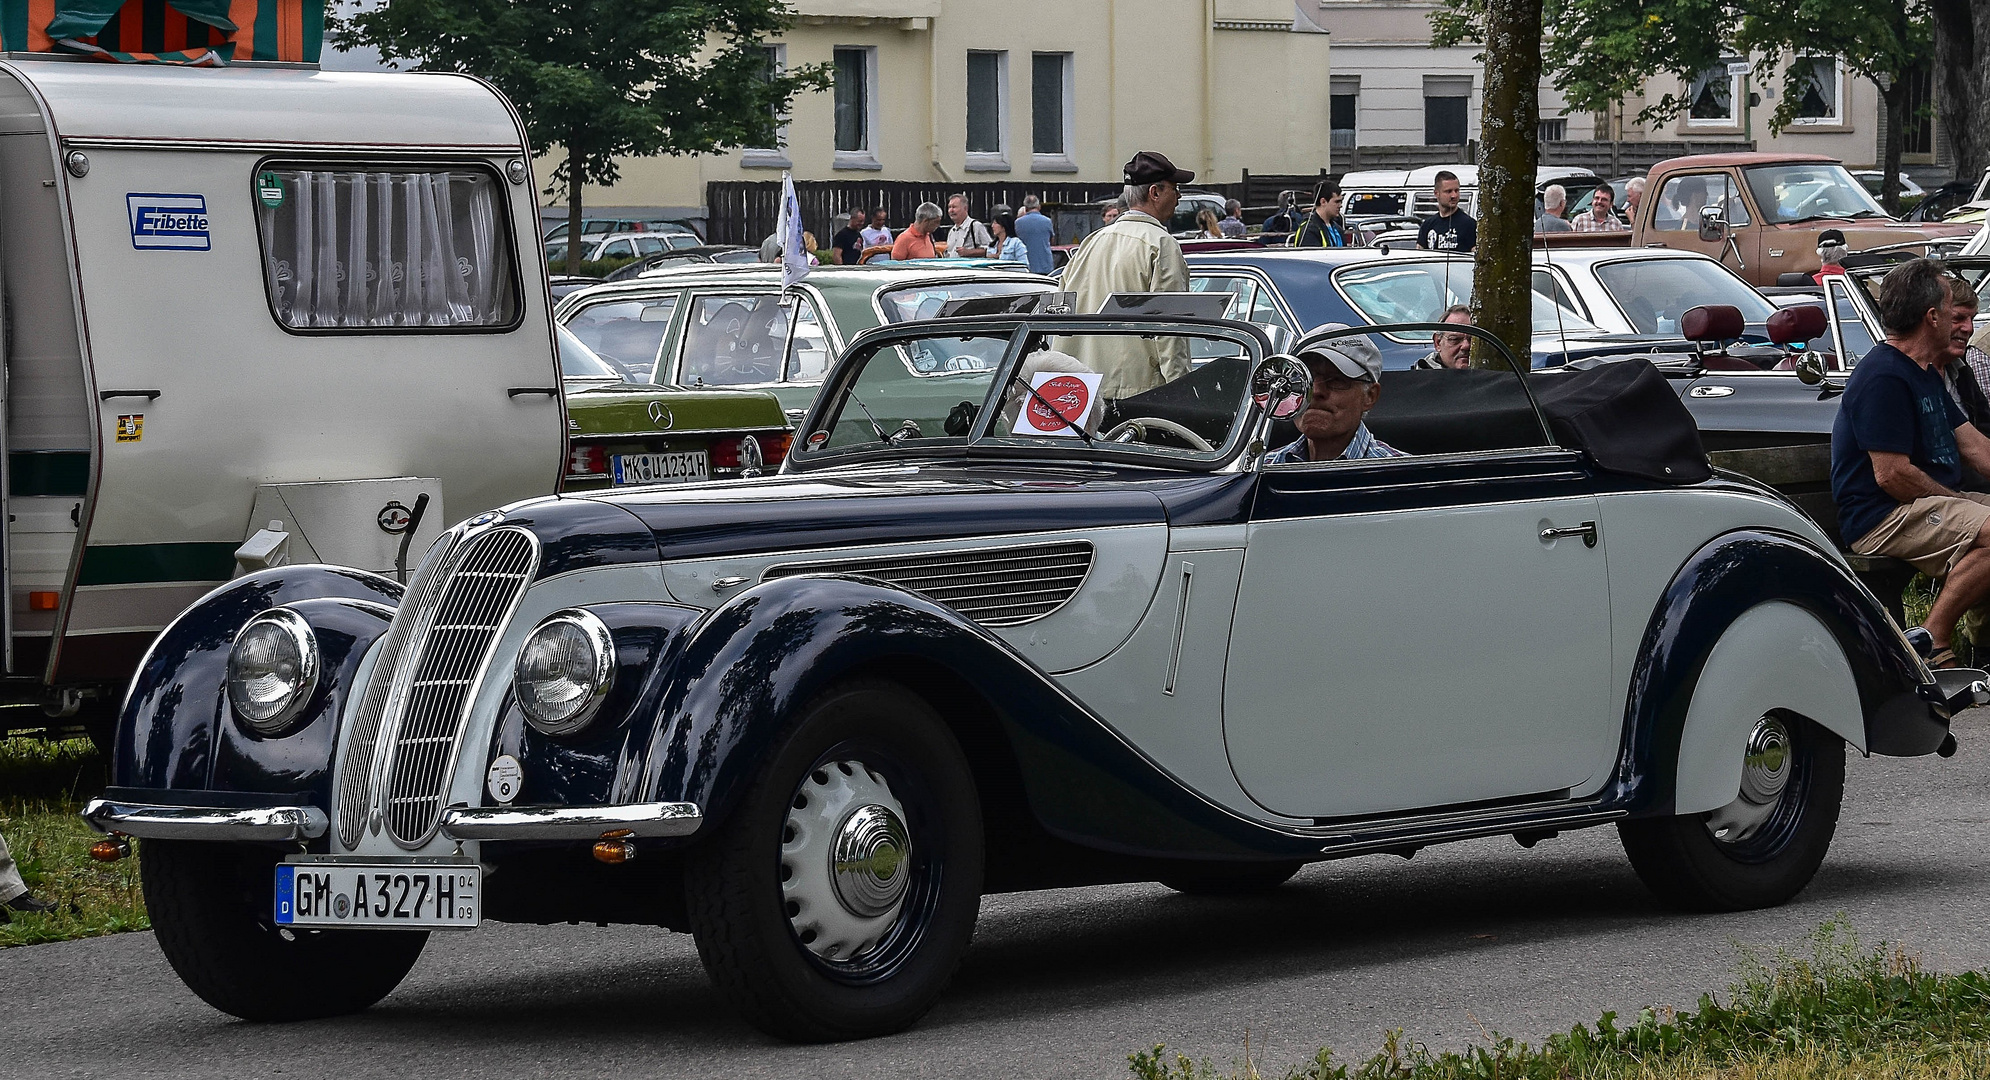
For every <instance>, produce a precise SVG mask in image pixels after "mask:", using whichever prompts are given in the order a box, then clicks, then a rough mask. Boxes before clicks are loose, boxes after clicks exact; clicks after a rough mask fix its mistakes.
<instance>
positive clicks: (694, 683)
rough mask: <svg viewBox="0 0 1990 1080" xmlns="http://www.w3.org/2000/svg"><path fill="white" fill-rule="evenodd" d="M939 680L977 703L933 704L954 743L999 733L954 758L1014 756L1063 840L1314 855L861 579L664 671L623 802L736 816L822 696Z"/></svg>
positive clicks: (1311, 845)
mask: <svg viewBox="0 0 1990 1080" xmlns="http://www.w3.org/2000/svg"><path fill="white" fill-rule="evenodd" d="M932 668H939V669H943V670H944V671H945V672H947V673H948V674H949V676H950V679H951V681H955V682H957V683H958V684H960V685H962V686H964V687H965V688H966V692H967V693H971V694H974V695H978V697H979V699H980V702H978V703H975V705H976V707H973V708H967V707H955V706H957V705H960V706H965V705H967V704H968V703H965V702H961V703H956V702H949V701H946V700H939V701H933V702H932V704H933V705H934V707H935V709H936V710H937V711H939V712H940V713H941V714H942V715H943V716H946V717H948V718H949V720H950V722H952V723H954V724H955V725H956V729H957V731H958V730H959V725H960V724H962V723H974V722H979V723H983V724H986V723H989V722H990V721H988V720H987V719H986V717H987V716H989V715H992V716H993V717H995V720H994V721H993V723H995V724H998V725H999V727H1000V729H1001V730H1000V731H999V732H996V733H989V732H976V731H966V732H961V734H962V735H963V736H964V737H963V738H962V742H963V744H964V745H984V744H992V745H996V746H999V747H1001V748H1002V750H1003V752H1006V753H1007V754H1009V755H1010V756H1011V758H1012V761H1011V762H1008V763H1004V765H1005V766H1007V767H1008V768H1009V770H1010V771H1012V772H1015V773H1019V774H1020V776H1021V781H1022V788H1023V793H1024V796H1025V798H1026V799H1027V801H1028V805H1029V809H1030V811H1031V812H1032V813H1033V814H1034V816H1035V817H1036V819H1037V821H1038V822H1039V823H1040V824H1041V825H1043V826H1044V827H1045V828H1046V829H1048V830H1049V831H1050V832H1051V833H1053V834H1055V835H1057V836H1060V837H1062V838H1064V839H1067V840H1071V841H1074V842H1076V843H1080V844H1084V845H1087V846H1090V847H1095V848H1101V849H1105V850H1110V851H1117V852H1122V853H1126V854H1137V855H1156V856H1164V857H1177V858H1180V857H1191V858H1193V857H1202V858H1242V859H1249V858H1304V857H1307V856H1316V855H1317V853H1318V851H1319V845H1318V842H1317V841H1310V840H1308V839H1305V838H1302V837H1296V836H1291V835H1288V834H1284V833H1280V832H1277V831H1274V830H1271V829H1267V828H1264V827H1263V826H1260V825H1257V824H1255V823H1253V822H1250V821H1248V820H1246V819H1244V818H1242V817H1239V816H1237V815H1235V814H1232V813H1231V812H1229V811H1227V810H1224V809H1222V808H1220V807H1218V806H1216V805H1214V804H1213V803H1210V802H1209V801H1207V800H1205V799H1203V798H1202V797H1201V796H1199V795H1197V794H1196V793H1194V792H1193V791H1191V790H1189V789H1188V788H1187V787H1185V786H1184V785H1183V784H1181V783H1180V782H1178V781H1176V780H1175V779H1174V778H1173V777H1171V776H1169V775H1168V774H1167V773H1165V772H1164V771H1163V770H1161V769H1160V768H1159V767H1158V766H1156V765H1155V764H1154V763H1153V762H1152V761H1150V760H1149V759H1147V758H1146V757H1145V756H1143V755H1141V754H1140V753H1139V752H1138V751H1136V750H1134V749H1133V748H1132V747H1131V746H1129V745H1128V744H1127V743H1126V742H1125V741H1124V740H1122V739H1120V738H1119V736H1118V735H1116V734H1115V733H1114V732H1113V731H1112V730H1111V728H1110V727H1109V726H1108V725H1106V723H1105V722H1104V721H1102V720H1101V719H1099V718H1098V717H1097V716H1095V715H1094V714H1092V713H1091V712H1090V711H1088V710H1087V709H1086V708H1085V706H1084V705H1082V704H1081V703H1080V702H1078V701H1077V700H1075V699H1074V698H1072V697H1071V696H1070V695H1069V694H1067V693H1065V692H1064V690H1063V689H1062V688H1061V687H1059V686H1058V685H1057V684H1056V683H1055V682H1053V681H1052V680H1051V679H1050V677H1049V676H1047V675H1045V674H1044V673H1043V672H1042V671H1041V670H1039V669H1038V668H1036V667H1035V666H1033V665H1031V664H1030V663H1029V662H1028V661H1027V660H1025V659H1024V658H1023V657H1021V656H1019V655H1018V654H1017V653H1016V652H1015V651H1014V650H1013V649H1011V648H1010V647H1009V646H1008V645H1007V644H1006V643H1004V642H1003V641H1002V640H1001V639H1000V638H997V637H995V636H994V635H993V634H990V633H989V632H988V631H987V630H985V629H983V628H982V627H980V626H978V625H976V624H975V623H973V622H972V621H970V620H968V619H966V618H964V617H963V616H961V615H960V614H959V613H958V612H955V611H953V610H951V609H948V608H945V607H942V606H940V605H938V604H934V603H932V602H931V601H929V600H926V599H924V598H922V597H919V596H916V595H914V594H911V593H908V592H904V591H901V590H899V589H896V588H893V587H891V586H888V585H885V584H883V583H881V582H877V581H872V580H866V579H858V578H844V577H794V578H781V579H776V580H774V581H770V582H767V583H765V584H762V585H759V586H756V587H755V588H752V589H749V590H747V591H746V592H744V593H742V594H740V595H739V596H737V597H735V598H734V599H733V600H731V601H730V602H728V603H727V604H726V605H725V606H723V607H721V608H719V609H718V610H716V611H714V612H712V613H711V614H710V615H709V616H707V617H706V619H705V620H704V621H703V622H702V623H700V624H699V625H698V626H697V627H696V629H695V630H694V631H693V632H692V633H691V635H690V638H689V640H688V641H687V642H686V643H685V645H684V647H683V649H682V651H681V652H679V653H677V655H676V658H675V662H674V663H673V664H672V665H671V669H670V673H669V675H668V678H667V679H666V682H665V686H664V687H663V693H662V695H661V700H660V702H659V706H660V707H659V710H658V712H657V714H656V715H657V717H658V723H657V726H656V729H655V733H654V735H653V736H652V740H651V742H650V745H649V747H648V749H647V752H646V753H645V754H644V755H643V768H642V771H641V775H640V780H639V782H637V783H635V784H632V785H630V787H632V788H633V789H635V797H637V798H640V799H653V800H671V801H689V802H695V803H697V804H699V805H700V806H702V807H704V808H705V816H706V821H707V823H708V825H707V827H709V825H710V824H711V823H716V822H718V821H721V820H723V819H724V818H725V816H726V815H727V814H728V813H730V812H731V810H732V809H733V807H734V805H735V804H736V803H737V801H738V799H739V797H740V795H741V793H742V792H743V790H744V789H745V787H746V786H747V785H748V784H750V783H751V782H752V780H753V778H754V775H755V773H756V771H757V769H758V767H759V765H760V763H761V762H763V761H765V760H766V759H767V757H768V756H769V754H771V753H772V752H773V750H774V748H775V747H776V746H777V745H778V740H779V739H780V738H781V737H782V735H783V733H784V732H785V731H786V730H787V728H788V727H789V725H790V724H791V723H792V722H793V721H794V720H795V719H796V718H797V717H798V715H799V714H800V712H801V710H802V709H803V708H804V707H806V705H807V704H808V702H809V701H810V700H811V699H812V698H814V697H815V696H816V695H818V694H820V693H821V692H823V691H824V690H826V689H828V688H829V687H830V686H831V685H833V684H835V683H836V682H838V681H841V680H843V679H846V678H850V677H852V676H854V675H859V674H861V675H866V676H874V677H882V678H892V677H894V675H895V674H897V673H901V672H904V673H909V672H912V671H914V670H930V669H932ZM982 703H985V705H986V706H987V708H986V709H985V710H984V709H982V708H980V707H979V705H980V704H982ZM976 718H979V719H978V721H977V719H976ZM1211 722H1212V723H1214V722H1215V718H1213V717H1212V718H1211ZM990 734H994V735H996V736H998V737H997V738H994V739H989V738H987V737H986V736H988V735H990Z"/></svg>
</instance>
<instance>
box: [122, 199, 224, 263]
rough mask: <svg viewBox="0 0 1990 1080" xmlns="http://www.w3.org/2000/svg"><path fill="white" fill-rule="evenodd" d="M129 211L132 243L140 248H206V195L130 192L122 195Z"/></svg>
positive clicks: (207, 247)
mask: <svg viewBox="0 0 1990 1080" xmlns="http://www.w3.org/2000/svg"><path fill="white" fill-rule="evenodd" d="M124 205H125V209H126V210H127V211H129V212H130V214H131V246H132V247H134V248H137V249H139V250H141V251H146V250H164V251H207V250H208V249H209V248H211V247H212V246H213V244H212V243H211V242H210V240H209V238H208V234H207V196H205V195H167V194H162V193H160V192H155V191H139V192H133V193H131V194H129V195H126V196H125V197H124Z"/></svg>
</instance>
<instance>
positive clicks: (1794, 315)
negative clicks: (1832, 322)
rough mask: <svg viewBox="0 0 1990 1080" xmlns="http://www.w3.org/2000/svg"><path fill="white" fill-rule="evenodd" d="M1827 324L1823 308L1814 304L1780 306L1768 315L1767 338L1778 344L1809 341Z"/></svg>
mask: <svg viewBox="0 0 1990 1080" xmlns="http://www.w3.org/2000/svg"><path fill="white" fill-rule="evenodd" d="M1828 325H1829V320H1827V319H1826V318H1825V316H1824V309H1823V308H1821V307H1819V306H1817V305H1816V304H1803V305H1800V306H1797V307H1786V308H1782V309H1780V310H1779V311H1777V312H1776V313H1775V314H1774V315H1771V316H1769V340H1770V341H1773V342H1775V343H1776V344H1778V345H1788V344H1790V343H1791V342H1796V341H1809V340H1810V339H1811V338H1814V337H1816V336H1818V335H1819V334H1822V333H1824V328H1825V327H1826V326H1828Z"/></svg>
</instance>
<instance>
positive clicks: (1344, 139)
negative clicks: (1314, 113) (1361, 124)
mask: <svg viewBox="0 0 1990 1080" xmlns="http://www.w3.org/2000/svg"><path fill="white" fill-rule="evenodd" d="M1328 88H1329V90H1330V91H1331V97H1329V98H1328V101H1327V124H1328V128H1329V131H1330V139H1331V145H1333V146H1335V147H1346V146H1353V145H1355V117H1356V116H1358V115H1359V114H1360V105H1361V76H1359V75H1335V76H1333V78H1332V81H1331V82H1330V83H1329V84H1328Z"/></svg>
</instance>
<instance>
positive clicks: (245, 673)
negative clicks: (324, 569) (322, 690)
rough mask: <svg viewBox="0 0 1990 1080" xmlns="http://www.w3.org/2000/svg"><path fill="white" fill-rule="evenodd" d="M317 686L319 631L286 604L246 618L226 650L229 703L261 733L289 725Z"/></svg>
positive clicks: (271, 733) (270, 732) (272, 733)
mask: <svg viewBox="0 0 1990 1080" xmlns="http://www.w3.org/2000/svg"><path fill="white" fill-rule="evenodd" d="M317 686H318V636H317V635H316V634H313V633H312V632H311V624H310V623H308V622H306V621H304V616H302V615H299V614H298V613H296V612H295V611H292V610H290V609H289V608H271V609H269V610H268V611H265V612H263V613H262V614H260V615H257V616H256V617H255V618H253V619H250V620H249V621H248V623H247V624H245V625H244V626H243V627H242V629H241V630H240V631H239V632H238V633H236V635H235V645H234V647H233V648H231V649H229V650H228V703H229V704H230V705H233V706H234V707H235V715H236V716H238V717H240V718H241V720H242V722H243V723H244V724H247V725H248V726H249V727H250V728H251V729H252V730H254V731H256V732H257V733H259V734H263V735H277V734H281V733H282V732H283V730H284V729H285V728H287V727H289V726H290V723H291V721H292V720H295V719H296V718H297V713H298V711H299V710H301V709H302V708H303V707H304V703H305V702H307V701H309V700H311V691H313V690H315V689H317Z"/></svg>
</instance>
